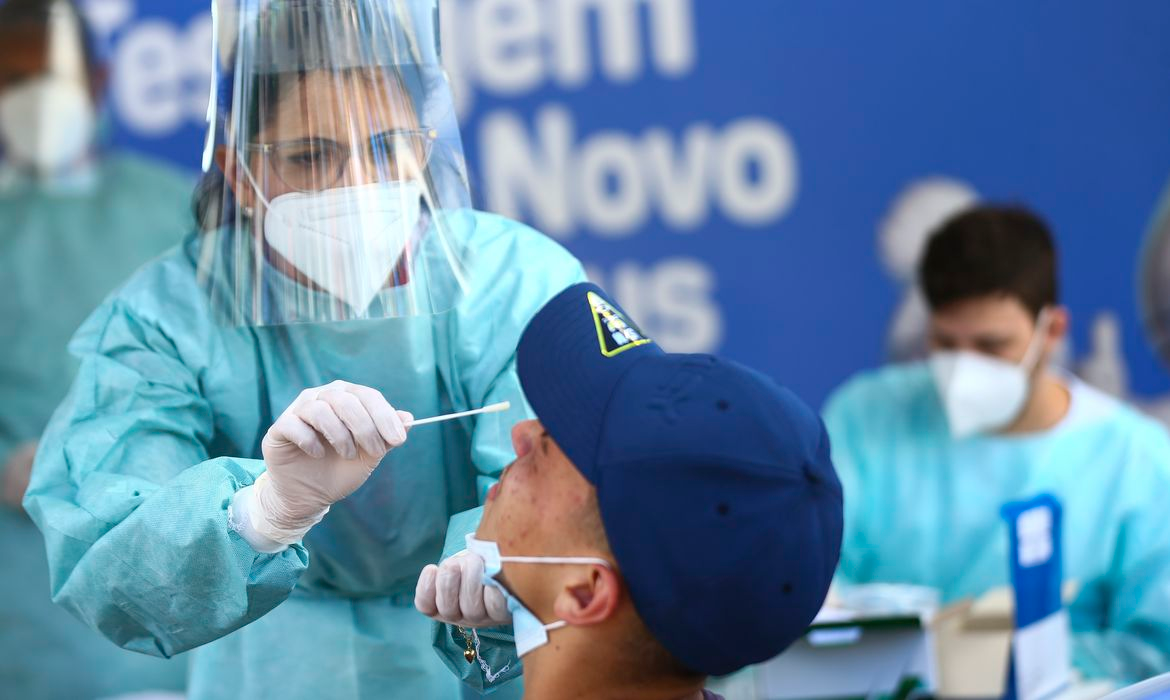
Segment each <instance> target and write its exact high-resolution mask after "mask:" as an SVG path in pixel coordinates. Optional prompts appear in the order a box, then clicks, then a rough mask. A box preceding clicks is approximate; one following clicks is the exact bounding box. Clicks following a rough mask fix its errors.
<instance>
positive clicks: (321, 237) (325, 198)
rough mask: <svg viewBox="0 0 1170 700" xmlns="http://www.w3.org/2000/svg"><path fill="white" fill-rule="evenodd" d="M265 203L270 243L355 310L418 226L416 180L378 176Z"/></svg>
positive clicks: (380, 283) (369, 299) (419, 205)
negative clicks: (380, 179) (383, 179)
mask: <svg viewBox="0 0 1170 700" xmlns="http://www.w3.org/2000/svg"><path fill="white" fill-rule="evenodd" d="M257 191H259V188H257ZM267 205H268V211H267V213H266V214H265V216H264V239H265V240H266V241H267V242H268V245H269V246H271V247H272V249H273V250H275V251H276V252H277V253H279V254H280V255H281V256H282V257H284V259H286V260H288V261H289V263H291V264H292V266H293V267H295V268H296V269H297V270H300V271H301V273H302V274H304V275H305V276H306V277H308V278H309V279H310V280H312V281H313V282H314V283H315V284H316V285H318V286H319V287H321V288H322V289H324V290H325V291H327V292H329V294H331V295H333V296H334V297H336V298H338V299H341V300H342V301H344V302H345V303H346V304H348V305H349V306H350V308H352V309H353V310H354V311H356V312H358V313H361V312H362V311H365V310H366V308H367V307H369V305H370V302H372V301H373V300H374V297H376V296H377V295H378V292H380V291H381V290H382V288H383V287H384V286H386V282H387V280H388V279H389V277H390V274H391V272H393V271H394V268H395V266H397V265H398V262H399V260H400V259H401V258H402V254H403V253H404V252H405V250H406V247H407V245H408V243H409V241H410V238H411V236H412V235H413V234H414V233H415V229H416V228H417V227H418V223H419V220H420V218H421V216H422V188H421V186H420V185H419V184H418V183H417V182H415V181H403V182H376V183H372V184H368V185H359V186H355V187H342V188H337V189H332V190H325V191H322V192H308V193H306V192H290V193H289V194H283V195H280V196H279V197H277V198H276V199H274V200H272V201H271V202H269V203H267Z"/></svg>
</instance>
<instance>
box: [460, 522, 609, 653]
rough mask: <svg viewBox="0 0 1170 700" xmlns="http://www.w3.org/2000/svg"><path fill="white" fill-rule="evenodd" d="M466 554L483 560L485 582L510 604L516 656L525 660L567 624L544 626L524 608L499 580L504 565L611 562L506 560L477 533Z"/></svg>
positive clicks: (587, 559)
mask: <svg viewBox="0 0 1170 700" xmlns="http://www.w3.org/2000/svg"><path fill="white" fill-rule="evenodd" d="M467 551H469V552H471V553H473V554H478V555H479V556H480V558H482V559H483V583H484V585H485V586H491V587H493V588H495V589H497V590H499V591H500V592H501V593H503V594H504V599H505V600H507V601H508V611H509V612H511V613H512V630H513V633H514V634H515V637H516V654H517V655H519V656H520V657H523V656H524V655H525V654H527V653H528V652H530V651H532V650H533V649H537V648H539V647H542V646H544V645H545V644H548V633H549V632H551V631H552V630H557V629H560V628H562V627H564V626H566V625H567V624H568V623H567V622H565V621H564V620H557V621H556V622H552V623H550V624H547V625H546V624H544V623H543V622H541V621H540V618H538V617H537V616H536V614H535V613H533V612H532V611H531V610H529V609H528V608H527V607H525V605H524V603H521V602H520V599H519V598H517V597H516V596H514V595H512V593H511V592H510V591H509V590H508V589H507V588H505V587H504V585H503V584H502V583H500V582H499V581H498V580H496V577H497V576H499V574H500V572H501V571H503V563H504V562H512V563H515V564H597V565H599V566H604V567H606V568H610V563H609V562H608V561H606V560H604V559H599V558H597V557H504V556H500V546H499V545H498V544H497V543H495V542H491V541H489V540H480V539H476V537H475V533H468V534H467Z"/></svg>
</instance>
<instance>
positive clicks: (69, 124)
mask: <svg viewBox="0 0 1170 700" xmlns="http://www.w3.org/2000/svg"><path fill="white" fill-rule="evenodd" d="M95 126H96V119H95V116H94V107H93V102H92V101H91V100H90V96H89V90H88V88H87V86H86V85H85V83H84V81H81V80H77V79H72V78H64V77H55V76H48V75H46V76H42V77H39V78H34V79H32V80H26V81H24V82H22V83H20V84H18V85H16V86H15V87H12V88H9V89H7V90H5V91H4V93H3V94H0V140H2V141H3V143H4V151H5V153H7V154H8V157H10V158H11V159H12V160H13V161H14V162H15V163H17V164H19V165H22V166H25V167H31V168H33V169H35V170H36V171H37V172H38V173H41V174H47V175H57V174H60V173H62V172H63V171H65V170H66V169H68V168H69V167H70V166H74V165H77V164H78V163H79V162H80V161H81V159H82V157H83V156H84V155H85V154H86V153H87V151H88V150H89V147H90V144H91V143H92V142H93V134H94V129H95Z"/></svg>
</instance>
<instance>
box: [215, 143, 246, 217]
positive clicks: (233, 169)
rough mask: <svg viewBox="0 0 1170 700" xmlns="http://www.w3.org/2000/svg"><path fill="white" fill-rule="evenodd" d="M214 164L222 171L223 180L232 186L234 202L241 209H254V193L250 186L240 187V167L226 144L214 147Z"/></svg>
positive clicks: (234, 154)
mask: <svg viewBox="0 0 1170 700" xmlns="http://www.w3.org/2000/svg"><path fill="white" fill-rule="evenodd" d="M215 164H216V165H217V166H218V167H219V169H220V171H221V172H222V173H223V177H224V180H225V181H226V182H227V184H228V187H230V188H232V195H233V196H235V198H236V204H238V205H239V206H240V208H241V209H249V210H254V209H255V208H256V193H255V192H254V191H253V190H252V188H251V187H249V186H247V183H244V184H245V186H243V187H241V186H240V185H241V183H240V169H239V167H238V163H237V161H236V153H235V151H233V150H231V149H229V148H228V147H227V146H216V147H215Z"/></svg>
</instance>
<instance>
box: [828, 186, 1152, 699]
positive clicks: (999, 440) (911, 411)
mask: <svg viewBox="0 0 1170 700" xmlns="http://www.w3.org/2000/svg"><path fill="white" fill-rule="evenodd" d="M919 281H920V284H921V286H922V291H923V293H924V295H925V297H926V300H927V303H928V305H929V307H930V342H931V345H932V348H933V351H932V355H931V357H930V359H929V361H927V362H924V363H918V364H907V365H901V366H893V367H890V368H887V369H883V370H880V371H876V372H868V373H865V374H863V375H861V376H860V377H858V378H856V379H853V380H852V381H850V382H849V383H848V384H846V385H845V386H844V387H843V388H841V389H840V390H839V391H837V392H836V394H835V395H834V396H833V397H831V398H830V400H829V402H828V405H827V408H826V411H825V419H826V424H827V425H828V429H829V435H830V437H831V439H832V444H833V458H834V463H835V464H836V465H837V469H838V472H839V474H840V476H841V481H842V484H843V485H844V488H845V503H846V511H845V512H846V515H845V544H844V549H843V552H842V558H841V568H840V572H839V573H840V575H841V577H842V578H843V579H844V580H845V581H847V582H854V583H869V582H893V583H910V584H920V585H926V586H932V587H935V588H937V589H939V591H940V592H941V594H942V597H943V600H944V602H949V601H954V600H956V599H960V598H964V597H968V596H978V595H980V594H982V593H984V592H986V591H988V590H989V589H992V588H995V587H998V586H1004V585H1007V584H1008V583H1009V582H1008V572H1009V567H1008V563H1009V561H1010V559H1009V557H1010V554H1009V542H1008V533H1007V529H1006V526H1005V524H1004V522H1003V521H1002V518H1001V516H1000V508H1001V507H1002V506H1003V505H1005V504H1006V503H1008V502H1011V501H1019V500H1022V499H1026V498H1029V497H1032V496H1036V495H1038V494H1042V493H1048V494H1052V495H1053V496H1055V497H1056V498H1057V499H1058V500H1059V501H1060V502H1061V503H1062V505H1063V507H1064V543H1065V545H1064V567H1065V569H1064V576H1065V579H1066V580H1067V581H1076V582H1077V583H1079V586H1080V593H1079V595H1078V596H1077V597H1076V600H1075V601H1074V602H1073V604H1072V606H1071V608H1070V616H1071V622H1072V631H1073V652H1074V653H1073V656H1074V659H1073V660H1074V663H1075V665H1076V666H1077V667H1078V668H1079V669H1080V670H1081V672H1082V673H1084V674H1085V675H1087V676H1089V677H1094V678H1098V677H1101V678H1109V679H1113V680H1116V681H1122V682H1126V681H1136V680H1140V679H1142V678H1145V677H1148V676H1152V675H1156V674H1158V673H1161V672H1164V671H1165V670H1166V669H1167V668H1170V524H1168V522H1170V521H1168V520H1167V518H1166V508H1165V500H1166V494H1167V493H1170V439H1168V438H1167V435H1166V432H1165V431H1164V429H1163V428H1162V427H1161V426H1160V425H1158V424H1156V423H1155V422H1154V421H1152V420H1151V419H1149V418H1147V417H1145V416H1143V415H1141V414H1139V413H1138V412H1136V411H1134V410H1133V409H1131V408H1129V407H1127V406H1125V405H1123V404H1121V403H1119V402H1118V401H1117V400H1115V399H1113V398H1111V397H1109V396H1106V395H1105V394H1103V393H1101V392H1099V391H1097V390H1095V389H1093V388H1091V387H1089V386H1088V385H1086V384H1084V383H1082V382H1081V381H1079V380H1077V379H1076V378H1074V377H1072V376H1069V375H1066V374H1064V373H1061V372H1059V371H1057V370H1054V369H1050V365H1049V360H1050V358H1051V357H1052V356H1053V353H1054V351H1055V350H1056V349H1057V348H1058V346H1059V344H1060V342H1061V340H1062V339H1063V337H1064V336H1065V334H1066V333H1067V331H1068V325H1069V315H1068V312H1067V310H1066V309H1064V308H1063V307H1061V306H1060V305H1059V296H1058V285H1057V255H1056V250H1055V247H1054V244H1053V241H1052V238H1051V235H1050V233H1049V231H1048V229H1047V227H1046V225H1045V224H1044V223H1043V222H1042V221H1041V220H1039V219H1038V218H1037V217H1036V216H1034V215H1033V214H1031V213H1029V212H1027V211H1025V210H1022V209H1018V208H998V207H982V208H975V209H971V210H968V211H966V212H964V213H961V214H959V215H957V216H956V217H954V218H952V219H950V220H949V221H948V222H947V223H945V224H944V225H943V226H942V227H941V229H940V230H939V231H938V232H937V233H936V234H935V235H934V236H933V237H932V238H931V240H930V242H929V244H928V245H927V249H926V252H925V254H924V257H923V259H922V262H921V264H920V269H919Z"/></svg>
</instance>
